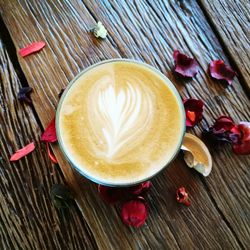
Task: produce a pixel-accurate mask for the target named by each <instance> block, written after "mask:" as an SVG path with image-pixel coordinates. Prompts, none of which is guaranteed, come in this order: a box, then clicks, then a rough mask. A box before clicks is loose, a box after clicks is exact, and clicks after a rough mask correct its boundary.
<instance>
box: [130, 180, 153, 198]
mask: <svg viewBox="0 0 250 250" xmlns="http://www.w3.org/2000/svg"><path fill="white" fill-rule="evenodd" d="M151 186H152V183H151V181H145V182H143V183H141V184H139V185H136V186H134V187H131V188H129V192H130V193H131V194H133V195H142V194H144V193H146V192H147V191H148V190H149V189H150V188H151Z"/></svg>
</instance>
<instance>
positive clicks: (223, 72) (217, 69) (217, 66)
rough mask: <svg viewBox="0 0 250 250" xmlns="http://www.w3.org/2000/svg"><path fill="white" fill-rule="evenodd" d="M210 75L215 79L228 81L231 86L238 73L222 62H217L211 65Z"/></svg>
mask: <svg viewBox="0 0 250 250" xmlns="http://www.w3.org/2000/svg"><path fill="white" fill-rule="evenodd" d="M209 69H210V74H211V76H212V77H213V78H215V79H218V80H226V81H227V83H228V84H231V83H232V81H233V79H234V77H235V76H236V75H237V74H236V72H235V71H234V70H233V69H232V68H231V67H230V66H228V65H226V64H225V62H224V61H222V60H215V61H212V62H211V63H210V68H209Z"/></svg>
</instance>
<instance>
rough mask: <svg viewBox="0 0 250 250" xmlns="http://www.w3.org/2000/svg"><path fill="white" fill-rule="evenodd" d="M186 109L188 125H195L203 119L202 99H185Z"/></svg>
mask: <svg viewBox="0 0 250 250" xmlns="http://www.w3.org/2000/svg"><path fill="white" fill-rule="evenodd" d="M183 105H184V108H185V111H186V126H187V127H193V126H195V125H196V124H197V123H198V122H199V121H201V120H202V117H203V116H202V113H203V106H204V103H203V101H202V100H198V99H193V98H189V99H186V100H184V101H183Z"/></svg>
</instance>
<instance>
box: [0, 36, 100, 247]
mask: <svg viewBox="0 0 250 250" xmlns="http://www.w3.org/2000/svg"><path fill="white" fill-rule="evenodd" d="M0 79H1V80H0V121H1V123H0V171H1V174H0V190H1V192H0V221H1V222H0V249H6V250H7V249H93V248H95V241H94V239H93V238H92V237H91V233H89V231H88V226H87V225H86V224H85V222H84V221H83V220H82V215H81V214H79V211H77V210H78V208H77V207H76V206H72V208H71V209H70V211H69V212H68V213H62V212H60V211H59V210H57V209H56V208H55V207H54V205H53V204H52V202H51V199H50V189H51V186H52V185H53V184H54V183H65V181H64V178H63V177H62V174H61V171H60V169H59V168H58V167H57V166H55V165H52V164H51V162H50V160H49V159H48V157H47V153H46V149H45V146H44V145H43V144H41V143H40V142H39V137H40V134H41V130H40V128H39V126H38V124H37V121H36V119H35V117H34V115H33V111H32V109H31V107H29V106H28V105H25V104H23V103H20V101H18V100H17V93H18V91H19V89H20V88H21V83H20V80H19V78H18V77H17V74H16V72H15V69H14V68H13V65H12V62H11V61H10V58H9V56H8V53H7V51H6V49H5V47H4V45H3V43H2V40H1V38H0ZM31 141H35V144H36V149H35V151H34V152H32V154H30V155H29V156H27V157H25V158H24V159H21V160H19V161H18V162H15V163H10V162H9V157H10V155H11V154H12V153H13V152H15V151H16V150H17V149H19V148H21V147H23V146H25V145H26V144H28V143H29V142H31ZM69 218H70V219H69Z"/></svg>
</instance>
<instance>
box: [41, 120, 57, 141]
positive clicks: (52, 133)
mask: <svg viewBox="0 0 250 250" xmlns="http://www.w3.org/2000/svg"><path fill="white" fill-rule="evenodd" d="M41 141H43V142H56V141H57V136H56V125H55V118H53V119H52V121H51V122H50V123H49V125H48V127H47V128H46V129H45V131H44V132H43V134H42V136H41Z"/></svg>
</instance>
